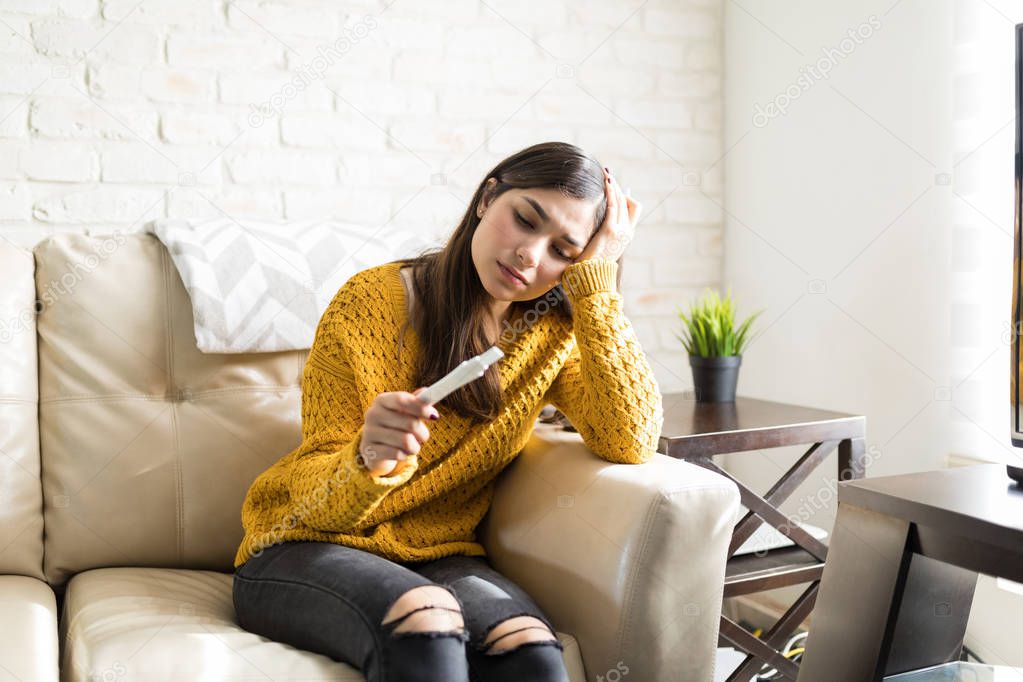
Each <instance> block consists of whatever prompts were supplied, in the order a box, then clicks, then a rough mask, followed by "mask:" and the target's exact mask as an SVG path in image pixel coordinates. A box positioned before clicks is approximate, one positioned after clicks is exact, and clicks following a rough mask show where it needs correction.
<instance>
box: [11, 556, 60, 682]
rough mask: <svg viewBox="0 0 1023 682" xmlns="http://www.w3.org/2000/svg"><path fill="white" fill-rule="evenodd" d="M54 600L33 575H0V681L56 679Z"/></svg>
mask: <svg viewBox="0 0 1023 682" xmlns="http://www.w3.org/2000/svg"><path fill="white" fill-rule="evenodd" d="M57 659H58V640H57V601H56V599H55V597H54V594H53V590H52V589H50V586H49V585H47V584H46V583H44V582H43V581H42V580H39V579H37V578H29V577H26V576H21V575H3V576H0V682H24V681H26V680H32V682H57V679H58V677H59V673H58V671H57Z"/></svg>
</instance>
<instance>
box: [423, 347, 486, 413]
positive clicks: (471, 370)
mask: <svg viewBox="0 0 1023 682" xmlns="http://www.w3.org/2000/svg"><path fill="white" fill-rule="evenodd" d="M503 357H504V352H503V351H502V350H501V349H500V348H498V347H497V346H491V347H490V348H488V349H487V350H485V351H483V352H482V353H480V354H479V355H477V356H476V357H474V358H469V359H468V360H465V361H464V362H462V363H461V364H460V365H458V367H455V368H454V369H453V370H451V371H450V372H448V373H447V375H446V376H444V377H443V378H442V379H438V380H437V381H436V382H435V383H434V384H433V385H432V386H430V387H429V388H427V389H426V390H425V391H423V392H422V393H420V394H419V395H417V396H416V398H418V399H419V400H421V401H422V402H424V403H426V404H427V405H433V404H434V403H438V402H440V401H441V400H443V399H444V398H446V397H447V396H448V395H449V394H451V393H454V392H455V391H457V390H458V389H460V388H461V387H462V386H465V385H466V384H467V383H469V382H470V381H475V380H476V379H479V378H480V377H481V376H483V374H484V372H486V371H487V368H488V367H490V366H491V365H492V364H494V363H495V362H497V361H498V360H500V359H501V358H503Z"/></svg>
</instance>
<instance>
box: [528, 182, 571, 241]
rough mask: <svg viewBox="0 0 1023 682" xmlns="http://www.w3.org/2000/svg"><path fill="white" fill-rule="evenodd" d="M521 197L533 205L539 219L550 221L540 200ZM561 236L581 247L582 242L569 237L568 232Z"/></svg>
mask: <svg viewBox="0 0 1023 682" xmlns="http://www.w3.org/2000/svg"><path fill="white" fill-rule="evenodd" d="M522 198H523V199H525V200H526V201H528V202H529V205H530V206H532V207H533V210H535V211H536V212H537V213H538V214H539V215H540V220H542V221H544V222H545V223H548V222H550V220H551V217H550V216H549V215H547V211H545V210H543V206H541V205H540V202H538V201H537V200H536V199H533V198H532V197H527V196H524V195H523V197H522ZM561 238H562V239H564V240H565V241H566V242H568V243H569V244H571V245H572V246H574V247H576V248H577V249H580V248H582V244H580V243H579V242H577V241H576V240H574V239H572V237H570V236H569V235H568V234H564V235H562V236H561Z"/></svg>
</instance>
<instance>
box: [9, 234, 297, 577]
mask: <svg viewBox="0 0 1023 682" xmlns="http://www.w3.org/2000/svg"><path fill="white" fill-rule="evenodd" d="M35 256H36V291H37V292H39V295H40V297H42V296H44V295H46V296H47V298H48V300H46V301H45V306H44V308H43V310H42V311H41V312H40V314H39V316H38V336H39V391H40V407H39V436H40V444H41V459H42V485H43V496H44V499H43V510H44V514H45V521H46V538H45V554H44V569H45V575H46V578H47V580H48V581H49V582H50V583H51V585H53V586H54V588H55V589H57V590H58V591H62V590H63V584H64V582H66V580H67V578H68V577H70V575H72V574H74V573H76V572H78V571H82V570H87V569H90V568H97V567H104V566H151V567H156V566H160V567H180V568H198V569H208V570H219V571H225V572H230V571H231V570H232V567H233V561H234V554H235V551H236V550H237V548H238V544H239V543H240V542H241V539H242V535H243V532H242V526H241V507H242V502H243V500H244V498H245V493H246V491H247V490H248V488H249V486H250V485H251V483H252V481H253V480H254V479H255V478H256V476H258V475H259V473H260V472H262V471H263V470H264V469H266V468H267V467H269V466H270V465H271V464H273V463H274V462H275V461H277V460H278V459H280V457H281V456H282V455H283V454H284V453H286V452H289V451H290V450H292V449H294V447H295V446H297V445H298V443H299V441H300V440H301V428H300V425H301V415H300V410H299V407H300V400H301V389H300V386H299V381H300V378H301V371H302V366H303V364H304V362H305V357H306V355H307V351H290V352H282V353H258V354H248V353H240V354H204V353H200V352H199V350H198V349H197V347H196V343H195V336H194V333H193V327H194V326H193V323H192V306H191V304H190V302H189V298H188V294H187V292H186V291H185V289H184V287H183V285H182V283H181V279H180V277H179V276H178V272H177V269H176V268H175V267H174V265H173V263H172V262H171V259H170V257H169V255H168V254H167V250H166V248H165V247H164V246H163V244H161V243H160V242H159V241H158V240H157V238H156V237H155V236H153V235H151V234H138V233H134V234H122V233H115V234H112V235H107V236H89V235H78V234H61V235H57V236H55V237H51V238H49V239H46V240H44V241H42V242H40V243H39V244H37V245H36V247H35ZM26 437H27V436H26Z"/></svg>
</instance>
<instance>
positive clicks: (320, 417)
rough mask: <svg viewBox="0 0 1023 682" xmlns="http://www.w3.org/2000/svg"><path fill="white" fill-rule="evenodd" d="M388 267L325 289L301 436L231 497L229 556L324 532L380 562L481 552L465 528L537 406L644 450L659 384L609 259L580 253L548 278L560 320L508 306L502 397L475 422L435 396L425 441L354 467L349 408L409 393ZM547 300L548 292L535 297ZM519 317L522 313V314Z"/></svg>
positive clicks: (621, 445)
mask: <svg viewBox="0 0 1023 682" xmlns="http://www.w3.org/2000/svg"><path fill="white" fill-rule="evenodd" d="M399 267H400V264H399V263H397V262H391V263H387V264H384V265H380V266H376V267H373V268H369V269H367V270H363V271H362V272H359V273H357V274H356V275H354V276H352V277H351V278H350V279H349V280H348V281H347V282H345V284H344V285H343V286H342V287H341V288H340V289H339V290H338V292H337V294H336V295H335V296H334V298H333V300H332V301H331V303H330V304H329V305H328V307H327V309H326V311H324V314H323V316H322V318H321V319H320V322H319V324H318V325H317V329H316V334H315V337H314V340H313V347H312V349H311V350H310V353H309V358H308V360H307V362H306V365H305V368H304V370H303V375H302V441H301V444H300V445H299V446H298V447H297V448H296V449H295V450H293V451H292V452H290V453H288V454H287V455H285V456H284V457H282V458H281V459H280V460H278V461H277V462H276V463H275V464H273V465H272V466H271V467H270V468H268V469H267V470H265V471H264V472H263V473H261V474H260V475H259V476H258V477H257V478H256V480H255V481H254V482H253V483H252V485H251V486H250V488H249V490H248V493H247V494H246V497H245V501H244V503H243V505H242V515H241V516H242V525H243V526H244V529H245V537H244V539H243V540H242V543H241V545H240V546H239V548H238V552H237V554H236V556H235V560H234V565H235V567H238V566H241V565H242V564H243V563H245V562H246V561H248V560H249V558H251V557H252V556H254V555H256V554H259V553H260V552H261V551H262V549H264V548H266V547H269V546H270V545H273V544H276V543H278V542H282V541H285V540H315V541H323V542H334V543H338V544H341V545H346V546H349V547H355V548H358V549H362V550H366V551H369V552H373V553H375V554H378V555H380V556H383V557H386V558H388V559H391V560H393V561H405V562H414V561H427V560H431V559H439V558H441V557H445V556H448V555H452V554H465V555H470V556H486V551H485V550H484V549H483V546H482V545H480V544H479V543H478V542H477V541H476V537H475V531H476V526H477V525H478V524H479V522H480V521H481V520H482V519H483V516H484V515H485V514H486V512H487V510H488V509H489V507H490V503H491V500H492V499H493V492H494V483H495V478H496V477H497V475H498V474H499V473H500V472H501V471H502V470H503V469H504V468H505V467H506V466H508V464H509V463H511V462H512V461H513V460H514V459H515V457H516V456H517V454H518V453H519V452H520V451H521V450H522V448H523V447H524V446H525V443H526V441H527V440H528V439H529V435H530V433H531V432H532V430H533V427H534V425H535V424H536V419H537V416H538V415H539V413H540V410H541V409H542V408H543V406H544V405H547V404H551V405H554V406H555V407H557V408H558V409H560V410H561V411H562V412H563V413H564V414H565V415H566V416H567V417H568V419H569V420H570V421H571V422H572V425H573V426H574V427H575V428H576V429H577V430H578V432H579V434H580V435H581V436H582V439H583V441H584V442H585V444H586V445H587V446H588V447H589V448H590V449H592V450H593V452H595V453H596V454H597V455H598V456H600V457H602V458H604V459H606V460H608V461H611V462H616V463H622V464H638V463H642V462H645V461H647V460H648V459H650V458H651V457H652V456H653V454H654V452H655V451H656V448H657V440H658V436H659V435H660V432H661V426H662V424H663V421H664V417H663V410H662V404H661V394H660V391H659V389H658V385H657V382H656V380H655V378H654V374H653V372H652V371H651V370H650V366H649V364H648V363H647V360H646V357H645V356H644V354H643V351H642V349H641V348H640V344H639V341H638V340H637V338H636V334H635V331H634V330H633V328H632V325H631V324H630V323H629V321H628V319H627V318H626V317H625V315H624V314H623V312H622V297H621V294H620V293H618V292H617V291H616V289H615V277H616V275H617V271H618V264H617V263H616V262H614V261H612V260H605V259H589V260H585V261H580V262H577V263H573V264H572V265H570V266H569V267H568V268H567V269H566V270H565V273H564V275H563V276H562V285H563V289H564V290H565V291H566V294H567V296H568V298H569V300H570V301H571V303H572V305H573V309H574V315H573V319H572V320H571V321H569V320H563V319H562V318H561V317H560V316H559V315H558V314H556V313H555V312H553V311H551V310H550V309H549V306H548V307H545V306H544V305H543V304H541V305H539V306H537V307H536V309H535V310H528V311H526V312H525V313H522V312H521V311H520V312H519V313H518V314H517V315H515V316H513V318H512V320H510V323H511V324H512V325H513V327H512V329H514V330H515V332H516V333H515V334H503V335H502V338H501V340H500V341H499V343H498V346H499V347H500V348H501V350H503V351H504V353H505V357H504V358H503V359H501V360H500V361H499V374H500V377H501V386H502V388H503V391H504V396H505V403H504V404H505V407H504V410H503V411H502V413H501V414H500V416H498V417H497V418H495V419H493V420H491V421H487V422H481V421H479V420H475V421H474V420H472V419H471V418H465V417H461V416H459V415H457V414H455V413H453V412H451V411H449V410H446V409H445V406H444V403H443V401H442V402H440V403H438V404H437V405H435V407H436V409H437V410H438V412H440V415H441V417H440V420H439V421H436V422H427V424H428V428H429V429H430V438H429V440H427V441H426V443H424V444H423V446H422V448H421V449H420V451H419V453H418V455H414V456H410V457H409V458H408V459H407V460H406V461H405V466H404V468H402V469H400V470H399V471H398V473H396V474H393V475H391V476H374V475H372V474H370V473H369V472H367V471H365V470H364V469H359V468H357V467H356V465H355V457H356V455H357V454H358V452H359V442H360V439H361V437H362V427H363V417H364V415H365V413H366V410H367V409H368V407H369V405H370V403H371V402H372V401H373V400H374V399H375V398H376V396H377V395H379V394H380V393H384V392H387V391H409V392H411V391H413V390H415V389H416V388H417V386H416V385H414V383H413V381H414V371H413V370H414V363H413V360H414V358H415V357H416V353H418V352H419V348H418V343H419V339H418V337H417V336H416V333H415V330H414V329H412V328H411V327H410V328H409V330H408V331H407V332H406V335H405V342H406V347H405V349H404V352H403V353H402V357H401V362H399V361H398V344H397V333H398V330H399V329H400V328H401V326H402V325H403V324H404V322H405V320H406V317H407V303H406V300H405V288H404V284H403V282H402V279H401V275H400V274H399ZM542 300H547V301H548V302H550V303H552V304H556V302H557V297H556V296H555V295H554V294H553V292H552V293H550V294H548V296H547V297H546V299H542ZM530 323H531V324H530Z"/></svg>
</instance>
